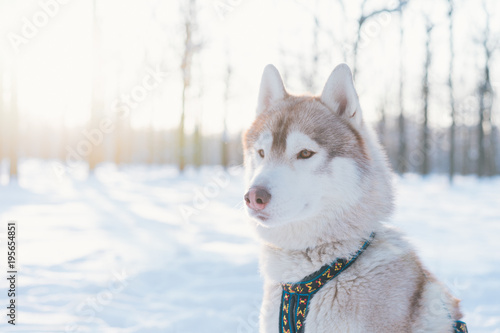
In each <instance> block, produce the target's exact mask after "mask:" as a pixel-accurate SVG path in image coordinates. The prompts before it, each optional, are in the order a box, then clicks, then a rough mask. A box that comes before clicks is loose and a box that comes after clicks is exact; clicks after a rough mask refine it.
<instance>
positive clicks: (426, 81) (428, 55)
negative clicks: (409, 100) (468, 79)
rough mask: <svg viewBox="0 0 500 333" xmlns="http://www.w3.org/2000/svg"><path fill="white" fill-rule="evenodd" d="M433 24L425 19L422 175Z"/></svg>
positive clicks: (427, 169)
mask: <svg viewBox="0 0 500 333" xmlns="http://www.w3.org/2000/svg"><path fill="white" fill-rule="evenodd" d="M432 29H433V25H432V23H431V22H430V21H427V27H426V33H427V35H426V36H427V38H426V42H425V65H424V80H423V85H422V96H423V101H424V109H423V117H424V119H423V122H422V149H421V150H422V167H421V170H420V171H421V173H422V175H427V174H429V172H430V160H429V149H430V147H429V68H430V65H431V59H432V55H431V49H430V43H431V32H432Z"/></svg>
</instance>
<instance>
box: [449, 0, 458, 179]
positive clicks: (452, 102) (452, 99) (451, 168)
mask: <svg viewBox="0 0 500 333" xmlns="http://www.w3.org/2000/svg"><path fill="white" fill-rule="evenodd" d="M448 2H449V5H450V7H449V11H448V20H449V29H448V30H449V34H450V43H449V44H450V67H449V70H448V88H449V93H450V111H451V112H450V116H451V125H450V154H449V157H448V160H449V162H448V163H449V169H448V170H449V173H448V177H449V180H450V183H452V182H453V176H454V174H455V132H456V121H455V117H456V115H455V95H454V91H453V61H454V59H455V50H454V47H453V45H454V43H453V0H448Z"/></svg>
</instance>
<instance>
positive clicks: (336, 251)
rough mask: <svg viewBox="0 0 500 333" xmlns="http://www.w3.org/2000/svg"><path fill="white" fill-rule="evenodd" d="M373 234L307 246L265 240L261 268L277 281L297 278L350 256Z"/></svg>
mask: <svg viewBox="0 0 500 333" xmlns="http://www.w3.org/2000/svg"><path fill="white" fill-rule="evenodd" d="M369 235H370V233H367V234H363V236H357V237H352V238H349V239H343V240H332V241H330V242H327V241H325V242H322V243H320V244H318V245H316V246H314V247H308V248H306V249H303V250H292V249H284V248H279V247H276V246H274V245H272V244H269V243H264V244H263V245H262V253H261V261H260V263H261V271H262V273H263V274H264V276H265V277H266V278H268V279H270V280H272V281H275V282H297V281H300V280H301V279H302V278H304V277H305V276H307V275H309V274H312V273H314V272H316V271H317V270H318V269H320V268H321V267H323V266H324V265H328V264H331V263H332V262H333V261H335V260H336V259H338V258H346V259H348V258H350V257H351V256H352V254H353V253H356V251H357V250H358V249H359V247H360V244H362V243H363V241H364V240H366V239H367V238H368V237H369Z"/></svg>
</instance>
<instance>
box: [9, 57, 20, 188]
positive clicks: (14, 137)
mask: <svg viewBox="0 0 500 333" xmlns="http://www.w3.org/2000/svg"><path fill="white" fill-rule="evenodd" d="M8 124H9V136H8V137H9V145H8V147H9V162H10V166H9V177H10V181H11V182H17V175H18V152H19V109H18V105H17V66H14V70H13V71H12V79H11V96H10V112H9V117H8Z"/></svg>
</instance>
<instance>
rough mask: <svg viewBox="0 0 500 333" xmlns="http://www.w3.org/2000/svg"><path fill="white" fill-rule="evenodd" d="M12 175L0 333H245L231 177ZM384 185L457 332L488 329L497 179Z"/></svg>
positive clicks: (36, 171)
mask: <svg viewBox="0 0 500 333" xmlns="http://www.w3.org/2000/svg"><path fill="white" fill-rule="evenodd" d="M20 174H21V176H20V180H19V185H8V186H1V187H0V221H1V223H2V225H1V226H0V247H1V252H0V253H3V254H0V267H1V270H2V271H3V272H4V273H2V274H6V247H5V244H6V243H5V241H6V224H7V221H9V220H15V221H17V223H18V229H19V234H18V237H19V255H18V261H19V264H20V268H19V271H20V274H19V283H18V287H17V288H18V299H17V302H18V304H19V306H18V324H17V325H16V327H15V328H13V327H11V325H7V324H6V316H5V314H2V316H1V318H3V319H2V321H1V323H0V331H1V332H172V333H174V332H175V333H190V332H209V333H211V332H213V333H215V332H224V333H226V332H227V333H250V332H258V325H257V320H258V312H259V303H260V300H261V284H262V281H261V279H260V277H259V274H258V264H257V255H258V245H257V242H256V240H255V239H254V237H253V236H252V234H251V231H250V228H249V227H248V226H247V224H246V222H245V218H244V214H243V211H242V205H243V201H242V194H243V184H242V181H241V169H234V170H230V172H229V173H225V172H223V171H222V170H221V169H218V168H205V169H203V170H202V171H201V172H195V171H192V170H188V172H186V173H185V174H184V175H182V176H179V175H178V173H177V171H176V170H175V169H174V168H171V167H145V166H133V167H125V168H123V169H119V170H118V169H116V167H114V166H112V165H105V166H102V167H100V168H99V169H98V170H97V172H96V174H95V175H94V176H93V177H90V178H89V179H86V180H84V178H82V177H80V176H79V175H78V174H76V175H71V176H69V177H67V176H65V177H63V178H62V179H59V178H58V177H56V175H55V173H54V171H53V163H51V162H40V161H36V160H31V161H25V162H24V163H22V165H21V168H20ZM396 183H397V189H398V202H397V205H398V206H397V212H396V214H395V216H394V219H393V221H392V223H394V224H395V225H397V226H399V227H400V228H402V229H403V230H404V231H405V232H406V233H407V234H408V236H409V238H410V239H411V241H412V242H413V244H414V245H415V246H416V247H417V249H418V250H419V252H420V255H421V256H422V258H423V260H424V262H425V264H426V265H427V266H428V267H429V268H430V270H431V271H433V272H434V273H435V274H436V275H438V277H439V278H440V279H441V280H442V281H444V282H445V283H446V284H447V285H448V286H449V288H450V289H451V290H452V292H453V293H454V294H455V295H456V296H458V297H459V298H461V299H462V300H463V301H462V305H463V310H464V313H465V321H466V322H467V324H468V326H469V331H470V332H471V333H492V332H496V333H498V332H500V178H496V179H492V180H477V179H475V178H472V177H462V178H458V179H457V181H456V183H455V185H454V186H451V187H450V185H449V184H448V182H447V179H446V178H445V177H442V176H432V177H430V178H426V179H422V178H421V177H417V176H413V175H409V176H406V177H404V178H398V179H397V180H396ZM2 258H3V259H2ZM0 281H1V283H0V305H1V306H0V307H1V308H3V309H4V310H3V311H4V312H5V313H6V309H5V307H6V305H7V295H6V289H7V283H6V280H5V279H1V280H0Z"/></svg>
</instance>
